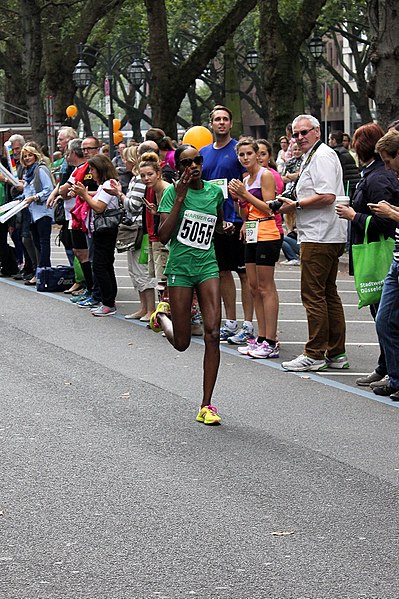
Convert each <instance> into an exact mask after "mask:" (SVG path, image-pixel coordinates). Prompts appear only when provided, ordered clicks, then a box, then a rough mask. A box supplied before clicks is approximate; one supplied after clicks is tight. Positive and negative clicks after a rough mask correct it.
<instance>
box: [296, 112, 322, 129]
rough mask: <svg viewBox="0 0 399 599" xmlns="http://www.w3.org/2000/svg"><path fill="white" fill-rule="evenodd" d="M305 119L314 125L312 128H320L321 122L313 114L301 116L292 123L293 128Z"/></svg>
mask: <svg viewBox="0 0 399 599" xmlns="http://www.w3.org/2000/svg"><path fill="white" fill-rule="evenodd" d="M304 119H306V120H307V121H309V122H310V123H311V124H312V127H320V123H319V121H318V120H317V118H316V117H315V116H313V115H312V114H299V115H298V116H296V117H295V118H294V120H293V121H292V126H293V127H295V125H296V124H297V123H298V121H302V120H304Z"/></svg>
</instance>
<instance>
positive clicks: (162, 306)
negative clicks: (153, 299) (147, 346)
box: [150, 302, 170, 333]
mask: <svg viewBox="0 0 399 599" xmlns="http://www.w3.org/2000/svg"><path fill="white" fill-rule="evenodd" d="M158 314H167V315H168V316H169V314H170V306H169V304H168V303H167V302H159V304H158V306H157V308H156V310H155V312H153V313H152V314H151V318H150V327H151V329H152V330H153V331H154V333H160V332H161V331H162V327H161V325H160V324H159V322H158V320H157V316H158Z"/></svg>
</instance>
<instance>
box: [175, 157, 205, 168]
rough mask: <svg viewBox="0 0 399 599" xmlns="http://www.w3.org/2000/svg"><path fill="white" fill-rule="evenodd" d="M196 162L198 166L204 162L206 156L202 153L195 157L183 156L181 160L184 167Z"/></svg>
mask: <svg viewBox="0 0 399 599" xmlns="http://www.w3.org/2000/svg"><path fill="white" fill-rule="evenodd" d="M193 162H194V164H197V165H198V166H199V165H200V164H202V163H203V162H204V157H203V156H201V154H200V155H198V156H196V157H195V158H182V159H181V160H180V164H181V165H182V167H183V168H188V167H189V166H191V165H192V163H193Z"/></svg>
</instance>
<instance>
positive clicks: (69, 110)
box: [65, 104, 78, 119]
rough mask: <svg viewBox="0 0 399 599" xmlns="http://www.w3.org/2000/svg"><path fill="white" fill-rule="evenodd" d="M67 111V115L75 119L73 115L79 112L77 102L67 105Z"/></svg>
mask: <svg viewBox="0 0 399 599" xmlns="http://www.w3.org/2000/svg"><path fill="white" fill-rule="evenodd" d="M65 112H66V115H67V116H69V117H70V118H72V119H73V117H74V116H76V115H77V114H78V109H77V108H76V106H75V104H71V105H70V106H68V107H67V109H66V111H65Z"/></svg>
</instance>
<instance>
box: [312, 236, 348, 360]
mask: <svg viewBox="0 0 399 599" xmlns="http://www.w3.org/2000/svg"><path fill="white" fill-rule="evenodd" d="M344 249H345V244H344V243H308V242H305V243H301V298H302V303H303V305H304V308H305V310H306V316H307V320H308V335H309V338H308V341H307V343H306V345H305V350H304V353H305V355H306V356H309V358H313V359H314V360H322V359H323V358H324V356H325V355H326V356H327V357H328V358H332V357H334V356H338V355H339V354H343V353H345V334H346V325H345V315H344V310H343V307H342V302H341V298H340V297H339V295H338V291H337V285H336V279H337V273H338V258H339V257H340V256H342V254H343V252H344Z"/></svg>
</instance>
